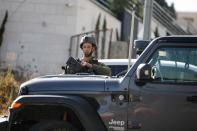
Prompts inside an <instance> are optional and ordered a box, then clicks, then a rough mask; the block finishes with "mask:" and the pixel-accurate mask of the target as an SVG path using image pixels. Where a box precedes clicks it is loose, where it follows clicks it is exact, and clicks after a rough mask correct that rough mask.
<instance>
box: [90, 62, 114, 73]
mask: <svg viewBox="0 0 197 131" xmlns="http://www.w3.org/2000/svg"><path fill="white" fill-rule="evenodd" d="M92 69H93V71H94V72H95V73H96V74H98V75H106V76H111V69H110V68H109V67H108V66H106V65H105V64H103V63H100V62H99V63H98V64H92Z"/></svg>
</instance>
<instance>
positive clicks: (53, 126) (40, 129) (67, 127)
mask: <svg viewBox="0 0 197 131" xmlns="http://www.w3.org/2000/svg"><path fill="white" fill-rule="evenodd" d="M29 131H77V129H76V128H75V127H74V126H73V125H72V124H70V123H68V122H66V121H43V122H39V123H38V124H35V125H34V126H32V128H31V129H30V130H29Z"/></svg>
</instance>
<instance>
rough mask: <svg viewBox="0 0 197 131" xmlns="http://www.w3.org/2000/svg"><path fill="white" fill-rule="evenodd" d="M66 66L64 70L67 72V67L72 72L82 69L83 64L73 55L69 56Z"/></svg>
mask: <svg viewBox="0 0 197 131" xmlns="http://www.w3.org/2000/svg"><path fill="white" fill-rule="evenodd" d="M66 65H67V66H66V68H65V67H62V69H63V70H65V73H67V68H69V70H70V71H71V72H69V73H72V74H75V73H78V72H80V71H81V70H82V68H83V67H82V65H81V63H79V62H78V61H77V60H76V59H74V58H73V57H69V58H68V60H67V62H66Z"/></svg>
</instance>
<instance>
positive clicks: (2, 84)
mask: <svg viewBox="0 0 197 131" xmlns="http://www.w3.org/2000/svg"><path fill="white" fill-rule="evenodd" d="M19 85H20V83H19V82H18V81H17V80H16V79H15V77H14V74H13V73H12V70H11V69H8V70H7V71H6V72H0V114H1V115H2V114H5V113H6V111H7V109H8V107H9V106H10V105H11V103H12V101H13V100H14V99H15V98H16V96H17V93H18V89H19Z"/></svg>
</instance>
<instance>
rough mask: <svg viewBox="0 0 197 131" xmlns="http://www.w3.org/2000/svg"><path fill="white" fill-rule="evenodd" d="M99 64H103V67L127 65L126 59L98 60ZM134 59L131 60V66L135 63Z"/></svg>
mask: <svg viewBox="0 0 197 131" xmlns="http://www.w3.org/2000/svg"><path fill="white" fill-rule="evenodd" d="M98 61H99V62H102V63H104V64H105V65H128V63H129V60H128V59H99V60H98ZM135 62H136V59H131V64H133V63H135Z"/></svg>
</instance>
